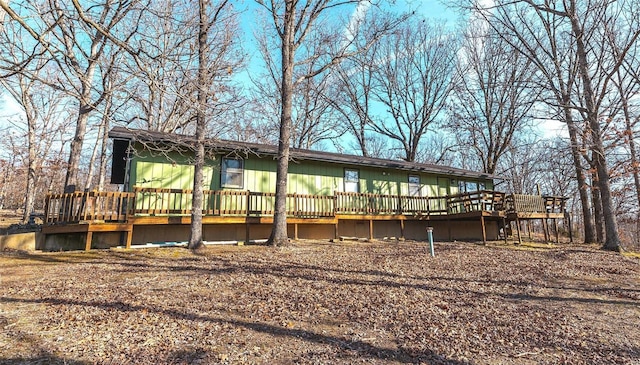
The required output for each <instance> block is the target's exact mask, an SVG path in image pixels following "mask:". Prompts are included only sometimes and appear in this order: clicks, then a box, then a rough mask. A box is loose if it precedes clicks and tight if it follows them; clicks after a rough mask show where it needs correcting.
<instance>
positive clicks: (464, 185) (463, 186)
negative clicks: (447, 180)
mask: <svg viewBox="0 0 640 365" xmlns="http://www.w3.org/2000/svg"><path fill="white" fill-rule="evenodd" d="M458 189H459V191H460V192H461V193H471V192H476V191H478V190H484V184H482V183H480V184H478V182H476V181H464V180H459V181H458Z"/></svg>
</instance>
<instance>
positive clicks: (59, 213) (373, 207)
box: [45, 188, 566, 224]
mask: <svg viewBox="0 0 640 365" xmlns="http://www.w3.org/2000/svg"><path fill="white" fill-rule="evenodd" d="M565 201H566V199H565V198H560V197H549V196H533V195H518V194H512V195H505V194H504V193H501V192H495V191H487V190H484V191H476V192H469V193H462V194H455V195H450V196H446V197H422V196H399V195H381V194H368V193H364V194H363V193H345V192H335V193H334V195H331V196H327V195H307V194H287V201H286V207H287V214H288V215H289V216H290V217H297V218H322V217H335V216H336V215H405V216H438V215H447V214H461V213H471V212H480V211H490V212H505V211H506V212H507V213H510V212H532V213H544V212H546V213H562V212H564V205H565ZM191 203H192V191H191V190H180V189H153V188H135V189H134V191H133V192H125V193H121V192H77V193H68V194H50V195H48V196H47V198H46V202H45V223H46V224H54V223H79V222H83V221H105V222H126V221H127V220H128V219H129V218H130V217H132V216H180V215H190V214H191V210H190V207H191ZM274 210H275V194H274V193H260V192H251V191H239V190H206V191H204V201H203V210H202V213H203V214H204V215H205V216H246V217H262V216H272V215H273V214H274Z"/></svg>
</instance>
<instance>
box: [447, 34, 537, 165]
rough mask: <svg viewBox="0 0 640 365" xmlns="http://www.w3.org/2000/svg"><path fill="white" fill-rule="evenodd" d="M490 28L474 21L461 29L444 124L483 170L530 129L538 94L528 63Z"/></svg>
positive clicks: (533, 73)
mask: <svg viewBox="0 0 640 365" xmlns="http://www.w3.org/2000/svg"><path fill="white" fill-rule="evenodd" d="M493 32H494V31H492V30H491V29H486V27H484V26H483V25H482V24H481V23H477V22H473V23H471V25H470V27H469V28H468V29H467V30H466V33H465V39H464V42H463V47H462V49H461V51H460V52H458V57H459V59H460V62H459V63H458V66H457V71H456V72H457V74H458V77H457V84H456V86H455V88H454V90H453V93H452V95H451V96H452V97H451V99H450V100H451V102H450V105H449V112H448V115H449V121H448V123H447V126H448V128H449V129H450V130H451V132H452V133H453V134H454V135H455V136H456V139H457V140H458V143H459V145H460V146H466V147H467V148H470V149H471V151H472V153H473V154H474V155H475V156H476V158H478V159H479V160H480V161H481V162H482V164H481V166H482V170H483V171H484V172H487V173H489V174H494V173H495V172H496V169H497V168H498V166H499V161H500V159H501V157H502V156H503V155H504V154H505V153H506V152H507V150H508V149H509V148H517V146H516V145H515V143H516V141H517V136H518V135H519V134H521V133H523V132H524V131H526V130H527V128H529V127H531V125H532V121H533V113H532V109H533V107H534V105H535V103H536V101H537V100H539V98H538V97H539V94H540V88H538V87H537V85H535V84H534V82H533V81H534V77H535V74H536V69H535V67H533V64H532V63H531V61H530V60H529V59H528V58H526V57H524V56H523V55H522V54H519V53H517V52H515V51H514V50H513V49H512V48H511V46H510V45H509V44H508V43H506V42H505V41H504V40H503V39H501V38H500V37H498V36H496V35H495V34H492V33H493Z"/></svg>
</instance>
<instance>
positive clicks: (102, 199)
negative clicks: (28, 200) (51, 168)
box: [44, 191, 135, 224]
mask: <svg viewBox="0 0 640 365" xmlns="http://www.w3.org/2000/svg"><path fill="white" fill-rule="evenodd" d="M134 197H135V194H134V193H120V192H105V191H101V192H97V191H89V192H76V193H67V194H50V195H48V196H47V198H46V201H45V208H44V211H45V212H44V213H45V218H44V222H45V224H51V223H58V222H64V223H78V222H81V221H87V220H92V221H105V222H126V221H127V220H128V219H129V215H130V214H131V212H132V208H133V200H134Z"/></svg>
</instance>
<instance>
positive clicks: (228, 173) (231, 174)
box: [220, 158, 244, 189]
mask: <svg viewBox="0 0 640 365" xmlns="http://www.w3.org/2000/svg"><path fill="white" fill-rule="evenodd" d="M220 185H221V186H222V187H223V188H239V189H242V188H243V187H244V160H241V159H235V158H223V159H222V172H221V174H220Z"/></svg>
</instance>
